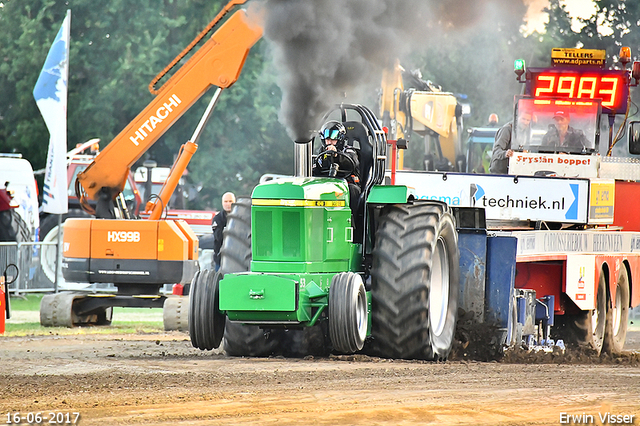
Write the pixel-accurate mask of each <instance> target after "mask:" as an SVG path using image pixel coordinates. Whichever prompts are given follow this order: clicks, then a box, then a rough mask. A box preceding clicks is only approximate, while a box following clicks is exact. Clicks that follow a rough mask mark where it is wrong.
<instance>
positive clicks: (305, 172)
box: [293, 138, 313, 177]
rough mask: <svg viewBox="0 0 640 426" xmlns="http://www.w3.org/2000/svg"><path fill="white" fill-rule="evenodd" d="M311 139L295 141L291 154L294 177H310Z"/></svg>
mask: <svg viewBox="0 0 640 426" xmlns="http://www.w3.org/2000/svg"><path fill="white" fill-rule="evenodd" d="M312 141H313V138H312V139H309V140H296V141H295V144H294V153H293V167H294V170H293V175H294V176H295V177H309V176H311V150H312V143H311V142H312Z"/></svg>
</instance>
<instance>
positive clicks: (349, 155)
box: [313, 120, 362, 210]
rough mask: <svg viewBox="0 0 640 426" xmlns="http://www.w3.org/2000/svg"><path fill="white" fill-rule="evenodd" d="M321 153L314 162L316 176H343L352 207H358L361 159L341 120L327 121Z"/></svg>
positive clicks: (323, 128) (321, 136)
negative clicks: (351, 145) (350, 143)
mask: <svg viewBox="0 0 640 426" xmlns="http://www.w3.org/2000/svg"><path fill="white" fill-rule="evenodd" d="M320 140H321V141H322V146H321V147H320V154H321V155H318V157H317V158H316V161H314V163H313V175H314V176H329V177H335V178H342V179H345V180H346V181H347V184H348V185H349V196H350V197H349V198H350V199H349V203H350V206H351V209H352V210H354V209H355V208H356V207H357V202H358V198H359V197H360V193H361V192H362V190H361V188H360V160H359V159H358V153H357V152H356V151H355V150H354V149H353V148H352V147H350V146H349V145H347V144H346V142H347V129H346V128H345V127H344V124H342V123H340V122H339V121H335V120H331V121H327V122H326V123H325V124H324V125H323V126H322V129H321V130H320Z"/></svg>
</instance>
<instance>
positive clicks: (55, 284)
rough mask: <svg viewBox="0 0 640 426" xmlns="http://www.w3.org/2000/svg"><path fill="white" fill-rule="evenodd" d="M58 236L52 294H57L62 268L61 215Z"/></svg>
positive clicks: (59, 216)
mask: <svg viewBox="0 0 640 426" xmlns="http://www.w3.org/2000/svg"><path fill="white" fill-rule="evenodd" d="M57 216H58V235H57V236H56V238H57V244H56V273H55V278H54V280H53V292H54V293H57V292H58V273H59V271H60V268H61V267H62V215H61V214H58V215H57Z"/></svg>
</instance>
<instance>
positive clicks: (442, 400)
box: [0, 332, 640, 425]
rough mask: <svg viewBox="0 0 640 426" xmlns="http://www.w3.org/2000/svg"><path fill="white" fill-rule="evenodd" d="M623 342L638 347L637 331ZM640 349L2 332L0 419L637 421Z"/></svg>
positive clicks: (376, 422)
mask: <svg viewBox="0 0 640 426" xmlns="http://www.w3.org/2000/svg"><path fill="white" fill-rule="evenodd" d="M628 342H629V347H630V348H632V349H633V350H634V351H637V350H639V349H640V332H630V333H629V338H628ZM519 359H520V360H521V358H519ZM639 360H640V354H639V353H636V352H629V353H628V354H626V356H624V357H620V358H616V359H604V360H603V359H593V358H587V357H584V358H577V357H572V358H571V357H570V358H567V357H563V358H562V360H559V359H558V358H556V359H555V360H551V358H548V359H547V360H546V362H548V363H536V364H510V363H506V362H499V363H498V362H489V363H481V362H474V361H449V362H446V363H439V364H434V363H426V362H418V361H389V360H382V359H377V358H369V357H365V356H352V357H344V356H343V357H329V358H322V359H313V358H308V359H284V358H267V359H259V358H251V359H243V358H236V359H234V358H228V357H226V356H225V355H224V354H221V353H216V352H200V351H199V350H197V349H194V348H192V347H191V344H190V342H189V340H188V337H187V335H186V334H183V333H179V332H173V333H158V334H146V335H141V334H137V335H98V334H89V335H80V336H64V337H63V336H46V337H25V338H23V337H0V362H1V364H0V373H2V374H1V376H0V395H2V398H0V415H1V416H3V417H0V421H2V422H3V423H4V422H6V419H7V417H6V416H7V413H13V412H16V411H20V412H21V413H23V414H26V413H27V412H42V413H44V414H45V418H47V417H46V413H49V412H61V413H68V412H79V413H80V416H81V417H80V421H79V424H81V425H129V424H145V425H210V424H218V425H237V424H249V425H264V424H276V423H277V424H278V425H288V424H317V425H337V424H340V425H343V424H346V425H365V424H366V425H429V424H438V425H559V424H561V421H560V416H561V413H568V414H570V415H572V414H575V415H580V414H587V415H592V416H593V417H594V420H595V421H596V423H595V424H599V423H598V422H599V420H598V414H599V413H602V414H603V415H604V413H606V412H609V413H612V414H615V415H625V414H626V415H629V416H631V415H633V416H635V417H634V418H633V420H634V423H633V424H636V425H640V362H639ZM560 362H563V363H560ZM24 423H26V422H24ZM573 424H577V423H576V422H574V423H573Z"/></svg>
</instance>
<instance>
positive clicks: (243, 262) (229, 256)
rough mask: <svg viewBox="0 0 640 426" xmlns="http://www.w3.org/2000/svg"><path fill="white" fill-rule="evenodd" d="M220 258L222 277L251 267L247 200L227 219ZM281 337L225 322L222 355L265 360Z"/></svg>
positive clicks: (249, 200)
mask: <svg viewBox="0 0 640 426" xmlns="http://www.w3.org/2000/svg"><path fill="white" fill-rule="evenodd" d="M220 254H221V260H220V272H222V273H224V274H228V273H233V272H244V271H248V270H249V268H250V267H251V199H250V198H238V200H237V201H236V203H235V204H234V205H233V209H232V210H231V212H230V213H229V215H228V216H227V226H226V227H225V229H224V240H223V242H222V248H221V249H220ZM282 334H283V333H282V332H281V331H279V332H276V333H270V332H266V331H265V330H262V329H261V328H259V327H257V326H253V325H242V324H237V323H232V322H230V321H227V323H226V326H225V329H224V342H223V347H224V351H225V352H226V354H227V355H230V356H269V355H272V354H274V353H275V352H276V351H277V349H278V347H279V345H280V340H281V339H279V338H278V337H279V336H281V335H282Z"/></svg>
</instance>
